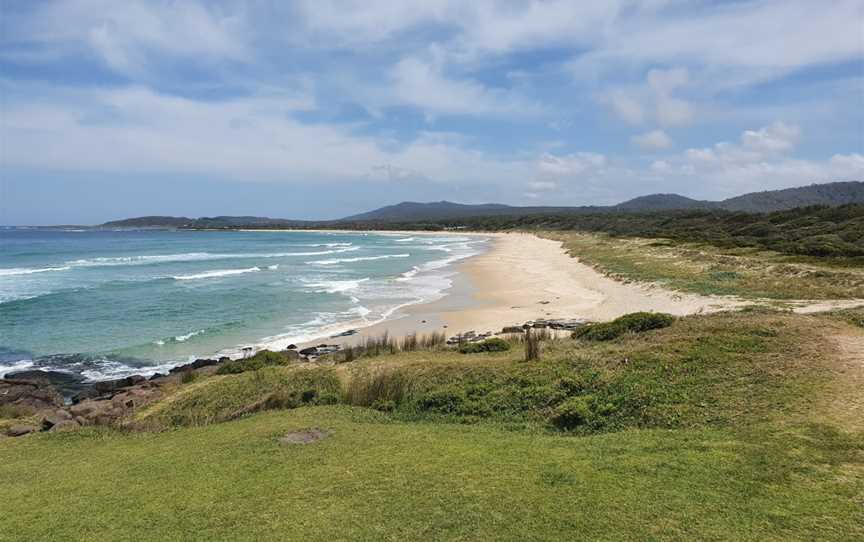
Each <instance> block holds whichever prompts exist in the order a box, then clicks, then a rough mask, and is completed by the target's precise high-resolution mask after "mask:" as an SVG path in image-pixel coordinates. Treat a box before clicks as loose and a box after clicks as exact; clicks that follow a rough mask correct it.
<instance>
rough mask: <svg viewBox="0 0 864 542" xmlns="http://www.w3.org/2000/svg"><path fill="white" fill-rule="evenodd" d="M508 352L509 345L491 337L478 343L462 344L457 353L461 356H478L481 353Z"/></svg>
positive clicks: (502, 340)
mask: <svg viewBox="0 0 864 542" xmlns="http://www.w3.org/2000/svg"><path fill="white" fill-rule="evenodd" d="M507 350H510V343H508V342H507V341H505V340H504V339H500V338H498V337H493V338H491V339H486V340H485V341H481V342H479V343H468V344H463V345H462V346H460V347H459V352H461V353H463V354H479V353H482V352H506V351H507Z"/></svg>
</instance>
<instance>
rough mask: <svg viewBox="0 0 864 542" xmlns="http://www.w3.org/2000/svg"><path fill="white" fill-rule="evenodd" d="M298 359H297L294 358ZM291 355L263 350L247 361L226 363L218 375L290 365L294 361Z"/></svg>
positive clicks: (240, 360)
mask: <svg viewBox="0 0 864 542" xmlns="http://www.w3.org/2000/svg"><path fill="white" fill-rule="evenodd" d="M294 359H296V357H295V358H294ZM294 359H292V358H291V357H289V354H287V353H285V352H271V351H270V350H262V351H260V352H257V353H256V354H255V355H254V356H251V357H248V358H246V359H235V360H232V361H228V362H225V363H223V364H221V365H220V366H219V368H218V369H217V370H216V373H217V374H220V375H225V374H238V373H244V372H246V371H256V370H258V369H261V368H263V367H269V366H273V365H288V364H289V363H291V361H293V360H294Z"/></svg>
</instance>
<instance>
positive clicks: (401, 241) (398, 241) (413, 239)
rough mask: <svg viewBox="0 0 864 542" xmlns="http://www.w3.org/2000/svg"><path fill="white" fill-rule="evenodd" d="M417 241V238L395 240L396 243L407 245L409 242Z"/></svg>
mask: <svg viewBox="0 0 864 542" xmlns="http://www.w3.org/2000/svg"><path fill="white" fill-rule="evenodd" d="M415 240H417V238H416V237H405V238H404V239H394V240H393V242H394V243H407V242H409V241H415Z"/></svg>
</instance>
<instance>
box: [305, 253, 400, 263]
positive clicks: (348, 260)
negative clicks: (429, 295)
mask: <svg viewBox="0 0 864 542" xmlns="http://www.w3.org/2000/svg"><path fill="white" fill-rule="evenodd" d="M410 256H411V255H410V254H383V255H381V256H360V257H357V258H331V259H329V260H315V261H311V262H306V263H309V264H317V265H338V264H340V263H355V262H372V261H375V260H389V259H390V258H408V257H410Z"/></svg>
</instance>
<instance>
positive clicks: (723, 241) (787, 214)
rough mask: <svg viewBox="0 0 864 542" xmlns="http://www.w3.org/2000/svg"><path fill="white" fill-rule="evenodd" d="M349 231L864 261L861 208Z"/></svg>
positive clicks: (531, 218) (512, 219) (481, 221)
mask: <svg viewBox="0 0 864 542" xmlns="http://www.w3.org/2000/svg"><path fill="white" fill-rule="evenodd" d="M340 227H343V228H344V227H350V228H352V229H363V230H373V229H385V230H393V229H410V230H433V231H435V230H443V229H466V230H478V231H507V230H549V231H584V232H594V233H606V234H609V235H613V236H622V237H659V238H666V239H672V240H675V241H681V242H704V243H709V244H712V245H715V246H718V247H722V248H730V247H755V248H761V249H767V250H774V251H777V252H782V253H785V254H797V255H806V256H818V257H845V258H857V257H864V205H862V204H849V205H841V206H838V207H828V206H811V207H799V208H796V209H791V210H787V211H776V212H773V213H764V214H761V213H744V212H732V211H724V210H690V211H660V212H647V213H633V212H628V213H624V212H620V213H617V212H616V213H600V214H584V215H580V214H542V215H525V216H484V217H474V218H460V219H453V220H441V221H434V222H426V223H411V222H404V223H398V224H395V223H392V222H387V223H383V222H381V223H376V222H355V223H350V224H349V223H342V224H340Z"/></svg>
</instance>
